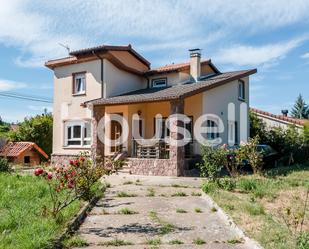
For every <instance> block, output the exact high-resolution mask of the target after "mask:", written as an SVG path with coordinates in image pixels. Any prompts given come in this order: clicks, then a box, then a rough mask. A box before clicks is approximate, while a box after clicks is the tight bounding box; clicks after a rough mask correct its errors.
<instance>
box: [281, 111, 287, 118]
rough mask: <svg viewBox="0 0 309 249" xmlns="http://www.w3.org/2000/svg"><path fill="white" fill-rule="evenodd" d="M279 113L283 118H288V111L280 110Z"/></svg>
mask: <svg viewBox="0 0 309 249" xmlns="http://www.w3.org/2000/svg"><path fill="white" fill-rule="evenodd" d="M281 113H282V115H283V116H284V117H287V116H288V113H289V111H288V110H281Z"/></svg>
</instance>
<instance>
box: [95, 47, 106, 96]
mask: <svg viewBox="0 0 309 249" xmlns="http://www.w3.org/2000/svg"><path fill="white" fill-rule="evenodd" d="M92 54H93V55H95V56H96V57H97V58H98V59H99V60H100V61H101V98H103V97H104V59H103V58H102V57H101V56H100V55H98V54H96V53H95V52H94V51H92Z"/></svg>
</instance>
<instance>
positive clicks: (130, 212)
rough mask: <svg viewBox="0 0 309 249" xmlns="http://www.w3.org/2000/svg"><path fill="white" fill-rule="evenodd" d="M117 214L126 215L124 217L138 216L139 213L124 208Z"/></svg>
mask: <svg viewBox="0 0 309 249" xmlns="http://www.w3.org/2000/svg"><path fill="white" fill-rule="evenodd" d="M117 213H118V214H124V215H131V214H138V212H136V211H134V210H131V209H129V208H122V209H120V210H119V211H118V212H117Z"/></svg>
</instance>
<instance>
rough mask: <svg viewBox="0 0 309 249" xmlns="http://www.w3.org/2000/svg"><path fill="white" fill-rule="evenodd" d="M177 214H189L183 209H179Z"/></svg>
mask: <svg viewBox="0 0 309 249" xmlns="http://www.w3.org/2000/svg"><path fill="white" fill-rule="evenodd" d="M176 213H180V214H184V213H187V211H186V210H184V209H182V208H177V209H176Z"/></svg>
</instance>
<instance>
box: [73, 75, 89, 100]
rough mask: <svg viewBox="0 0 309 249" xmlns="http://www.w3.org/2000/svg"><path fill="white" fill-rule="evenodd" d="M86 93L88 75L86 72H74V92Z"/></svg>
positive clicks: (77, 93)
mask: <svg viewBox="0 0 309 249" xmlns="http://www.w3.org/2000/svg"><path fill="white" fill-rule="evenodd" d="M85 93H86V75H85V73H76V74H73V94H76V95H79V94H85Z"/></svg>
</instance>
